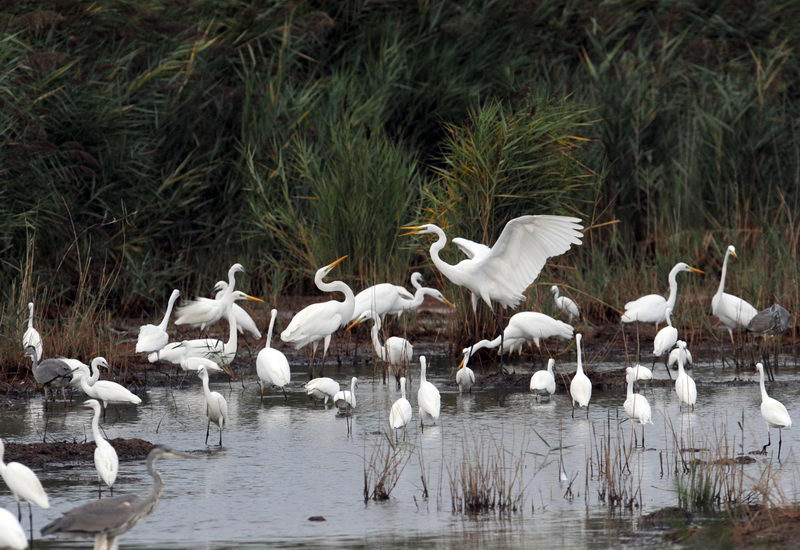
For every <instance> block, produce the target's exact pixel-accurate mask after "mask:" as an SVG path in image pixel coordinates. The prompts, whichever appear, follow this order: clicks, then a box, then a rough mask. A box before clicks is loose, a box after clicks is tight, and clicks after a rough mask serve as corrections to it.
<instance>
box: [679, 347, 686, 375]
mask: <svg viewBox="0 0 800 550" xmlns="http://www.w3.org/2000/svg"><path fill="white" fill-rule="evenodd" d="M678 350H679V351H678V377H679V378H680V377H681V376H684V375H685V374H686V371H685V370H683V361H684V359H683V348H678Z"/></svg>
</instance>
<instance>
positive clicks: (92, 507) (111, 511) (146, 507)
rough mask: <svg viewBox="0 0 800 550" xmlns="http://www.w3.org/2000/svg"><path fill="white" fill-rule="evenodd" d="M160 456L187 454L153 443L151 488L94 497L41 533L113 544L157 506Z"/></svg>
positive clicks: (100, 544)
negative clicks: (138, 492) (145, 491)
mask: <svg viewBox="0 0 800 550" xmlns="http://www.w3.org/2000/svg"><path fill="white" fill-rule="evenodd" d="M159 458H187V457H186V455H183V454H180V453H176V452H174V451H173V450H172V449H170V448H169V447H162V446H158V447H154V448H153V450H151V451H150V453H149V454H148V455H147V462H146V464H147V471H148V473H149V474H150V476H152V478H153V490H152V491H151V492H150V494H149V495H148V496H146V497H139V496H136V495H124V496H120V497H113V498H107V499H104V500H99V501H98V500H95V501H93V502H89V503H87V504H83V505H81V506H78V507H76V508H73V509H71V510H69V511H68V512H66V513H64V515H62V516H61V517H60V518H58V519H57V520H55V521H52V522H50V523H49V524H47V525H45V526H44V528H43V529H42V534H43V535H68V536H79V537H94V547H95V549H97V550H99V549H100V548H103V545H104V544H105V548H108V549H111V548H114V542H115V539H116V538H117V537H118V536H120V535H122V534H123V533H126V532H127V531H129V530H130V529H131V528H132V527H133V526H135V525H136V524H137V523H139V522H140V521H141V520H142V519H144V518H145V517H147V516H149V515H150V513H151V512H152V511H153V510H155V509H156V506H158V501H159V500H160V499H161V492H162V491H163V490H164V480H163V479H162V478H161V473H160V472H159V471H158V470H156V467H155V464H156V461H157V460H158V459H159Z"/></svg>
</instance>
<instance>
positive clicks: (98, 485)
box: [97, 478, 103, 500]
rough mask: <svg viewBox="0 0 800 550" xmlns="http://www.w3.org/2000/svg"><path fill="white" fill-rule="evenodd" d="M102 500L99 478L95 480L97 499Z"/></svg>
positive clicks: (101, 485)
mask: <svg viewBox="0 0 800 550" xmlns="http://www.w3.org/2000/svg"><path fill="white" fill-rule="evenodd" d="M101 498H103V482H102V481H101V480H100V478H97V499H98V500H100V499H101Z"/></svg>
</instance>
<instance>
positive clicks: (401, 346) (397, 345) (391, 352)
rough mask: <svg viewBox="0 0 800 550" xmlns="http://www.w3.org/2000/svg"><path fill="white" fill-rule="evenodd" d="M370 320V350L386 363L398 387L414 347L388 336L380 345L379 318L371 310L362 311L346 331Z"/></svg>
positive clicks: (395, 337) (398, 338)
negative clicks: (371, 322)
mask: <svg viewBox="0 0 800 550" xmlns="http://www.w3.org/2000/svg"><path fill="white" fill-rule="evenodd" d="M369 318H372V321H373V325H372V328H371V329H370V337H371V338H372V348H373V349H374V350H375V355H376V356H377V357H378V359H380V360H381V361H383V362H384V363H386V365H388V367H389V371H390V372H391V373H392V375H394V377H395V380H396V381H397V386H398V387H400V377H401V376H402V375H403V374H405V373H406V371H407V370H408V366H409V365H410V364H411V361H412V359H413V357H414V346H412V345H411V342H409V341H408V340H406V339H405V338H400V337H399V336H390V337H389V338H387V339H386V341H385V342H384V343H381V339H380V336H379V335H378V333H379V332H380V330H381V318H380V316H378V314H377V313H376V312H374V311H372V310H369V309H368V310H366V311H364V312H363V313H362V314H361V315H360V316H359V317H358V318H357V319H356V320H355V321H353V322H352V323H350V324H349V325H348V326H347V330H350V329H352V328H353V327H355V326H357V325H359V324H361V323H362V322H364V320H365V319H369ZM383 381H384V383H385V382H386V375H385V373H384V378H383Z"/></svg>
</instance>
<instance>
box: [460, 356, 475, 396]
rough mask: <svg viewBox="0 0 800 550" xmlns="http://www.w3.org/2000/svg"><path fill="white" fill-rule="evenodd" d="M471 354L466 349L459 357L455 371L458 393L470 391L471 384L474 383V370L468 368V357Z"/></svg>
mask: <svg viewBox="0 0 800 550" xmlns="http://www.w3.org/2000/svg"><path fill="white" fill-rule="evenodd" d="M471 355H472V354H471V353H470V352H469V351H467V352H465V353H464V356H463V357H462V358H461V362H460V363H459V364H458V370H457V371H456V384H458V393H462V392H465V391H468V392H470V393H472V385H473V384H475V372H474V371H473V370H472V369H471V368H469V367H468V366H467V365H468V364H469V358H470V356H471Z"/></svg>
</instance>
